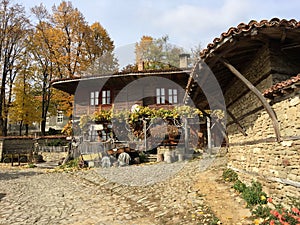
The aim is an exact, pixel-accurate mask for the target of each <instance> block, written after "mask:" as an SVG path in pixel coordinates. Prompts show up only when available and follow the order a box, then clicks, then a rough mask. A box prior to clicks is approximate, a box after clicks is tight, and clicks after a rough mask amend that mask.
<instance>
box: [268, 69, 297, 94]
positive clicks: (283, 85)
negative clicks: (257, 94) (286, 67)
mask: <svg viewBox="0 0 300 225" xmlns="http://www.w3.org/2000/svg"><path fill="white" fill-rule="evenodd" d="M295 84H298V85H300V73H299V74H298V75H297V76H294V77H291V78H290V79H288V80H285V81H282V82H279V83H277V84H275V85H273V86H272V87H270V88H269V89H267V90H265V91H264V92H263V95H264V96H265V97H267V98H273V97H275V96H278V95H283V94H285V91H286V90H287V89H291V88H293V85H295Z"/></svg>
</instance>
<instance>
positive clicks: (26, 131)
mask: <svg viewBox="0 0 300 225" xmlns="http://www.w3.org/2000/svg"><path fill="white" fill-rule="evenodd" d="M28 130H29V125H28V124H25V135H26V136H28Z"/></svg>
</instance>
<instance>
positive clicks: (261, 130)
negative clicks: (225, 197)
mask: <svg viewBox="0 0 300 225" xmlns="http://www.w3.org/2000/svg"><path fill="white" fill-rule="evenodd" d="M245 104H246V105H245V106H244V107H247V102H245ZM248 104H249V103H248ZM249 107H250V106H249ZM272 108H273V109H274V111H275V113H276V115H277V117H278V121H279V123H280V132H281V135H282V137H283V141H282V142H281V143H277V142H274V141H271V140H270V142H269V141H268V140H269V139H268V138H272V137H275V134H274V129H273V125H272V121H271V120H270V118H269V116H268V114H267V113H266V112H265V111H263V110H262V111H260V112H258V113H256V114H254V115H252V116H249V117H247V118H245V119H244V120H242V123H243V124H248V126H247V130H246V132H247V134H248V136H247V137H244V136H243V135H241V134H239V133H237V132H236V130H237V127H236V125H232V126H230V129H229V139H230V147H229V151H228V157H229V160H228V161H229V163H228V167H230V168H233V169H234V170H236V171H238V172H239V177H240V178H241V179H242V180H244V181H246V182H251V180H253V179H254V180H259V181H260V182H261V183H262V184H263V186H264V187H265V191H266V192H267V193H268V194H270V195H271V196H274V197H275V198H277V199H283V198H284V197H285V196H293V197H299V193H300V95H299V94H297V95H293V96H291V97H289V98H287V99H285V100H283V101H280V102H278V103H276V104H274V105H273V106H272ZM284 200H286V199H284Z"/></svg>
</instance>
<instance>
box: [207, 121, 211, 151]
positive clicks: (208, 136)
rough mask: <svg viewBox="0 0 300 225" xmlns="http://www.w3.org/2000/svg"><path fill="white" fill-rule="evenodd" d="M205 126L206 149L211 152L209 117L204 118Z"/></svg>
mask: <svg viewBox="0 0 300 225" xmlns="http://www.w3.org/2000/svg"><path fill="white" fill-rule="evenodd" d="M206 124H207V148H208V149H209V152H210V151H211V147H212V146H211V130H210V127H211V120H210V117H206Z"/></svg>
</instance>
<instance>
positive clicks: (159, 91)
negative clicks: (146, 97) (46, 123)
mask: <svg viewBox="0 0 300 225" xmlns="http://www.w3.org/2000/svg"><path fill="white" fill-rule="evenodd" d="M165 103H166V95H165V89H164V88H156V104H165Z"/></svg>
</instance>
